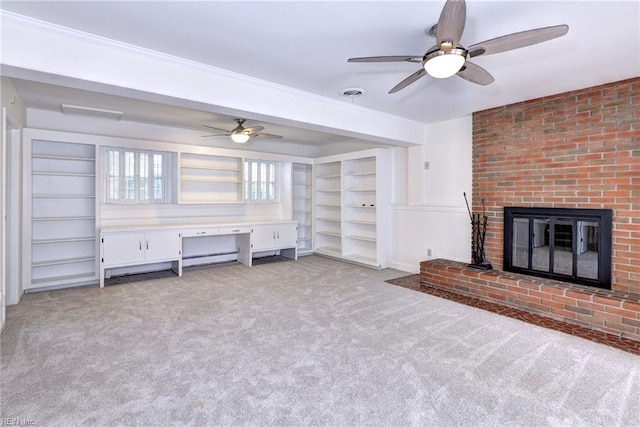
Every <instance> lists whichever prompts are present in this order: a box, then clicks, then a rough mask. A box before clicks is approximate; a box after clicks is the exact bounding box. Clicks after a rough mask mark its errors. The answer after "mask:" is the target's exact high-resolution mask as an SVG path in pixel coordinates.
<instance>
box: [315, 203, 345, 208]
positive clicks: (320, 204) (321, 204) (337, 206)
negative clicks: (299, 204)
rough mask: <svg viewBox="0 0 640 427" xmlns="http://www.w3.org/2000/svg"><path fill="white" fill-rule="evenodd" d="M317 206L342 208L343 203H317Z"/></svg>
mask: <svg viewBox="0 0 640 427" xmlns="http://www.w3.org/2000/svg"><path fill="white" fill-rule="evenodd" d="M316 206H317V207H320V208H340V207H342V205H328V204H326V203H318V204H316Z"/></svg>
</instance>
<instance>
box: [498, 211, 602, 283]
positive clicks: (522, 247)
mask: <svg viewBox="0 0 640 427" xmlns="http://www.w3.org/2000/svg"><path fill="white" fill-rule="evenodd" d="M507 221H508V224H507ZM504 269H505V270H507V271H516V272H522V273H526V274H532V275H538V276H544V277H551V278H556V279H560V280H568V281H572V282H576V283H581V284H587V285H591V286H597V287H604V288H610V286H611V285H610V282H611V278H610V276H611V272H610V269H611V211H608V210H592V209H588V210H587V209H571V210H569V209H547V208H505V264H504Z"/></svg>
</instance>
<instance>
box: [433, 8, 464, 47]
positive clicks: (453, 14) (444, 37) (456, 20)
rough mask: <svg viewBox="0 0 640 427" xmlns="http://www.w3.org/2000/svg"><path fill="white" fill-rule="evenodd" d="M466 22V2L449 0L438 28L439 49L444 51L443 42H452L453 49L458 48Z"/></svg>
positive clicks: (441, 14) (441, 15) (443, 9)
mask: <svg viewBox="0 0 640 427" xmlns="http://www.w3.org/2000/svg"><path fill="white" fill-rule="evenodd" d="M466 20H467V6H466V4H465V2H464V0H447V2H446V3H445V4H444V7H443V8H442V12H441V13H440V19H439V20H438V26H437V28H436V40H437V41H438V47H440V48H441V49H442V43H443V42H451V47H452V48H455V47H458V43H460V37H462V32H463V31H464V23H465V21H466Z"/></svg>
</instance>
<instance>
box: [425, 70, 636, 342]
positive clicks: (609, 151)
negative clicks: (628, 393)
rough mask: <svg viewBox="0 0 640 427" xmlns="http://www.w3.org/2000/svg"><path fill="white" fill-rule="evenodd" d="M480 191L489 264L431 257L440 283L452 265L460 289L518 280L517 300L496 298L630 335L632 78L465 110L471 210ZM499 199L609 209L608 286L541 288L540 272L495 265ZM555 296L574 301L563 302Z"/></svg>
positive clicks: (499, 246)
mask: <svg viewBox="0 0 640 427" xmlns="http://www.w3.org/2000/svg"><path fill="white" fill-rule="evenodd" d="M481 198H484V199H485V200H486V202H485V203H486V213H487V216H488V217H489V222H488V230H487V235H486V241H485V251H486V256H487V260H488V261H489V262H490V263H491V264H492V265H493V267H494V268H495V269H496V270H497V271H494V272H477V271H475V272H468V271H465V269H464V265H459V266H458V265H455V266H454V265H452V264H450V263H448V262H445V261H443V262H442V263H440V264H438V262H436V263H433V264H434V270H433V271H432V273H433V272H439V273H438V274H440V273H442V272H443V270H442V267H443V265H444V266H445V267H446V268H445V270H446V271H447V272H448V273H447V274H444V275H442V274H440V276H442V280H441V281H442V283H445V282H446V281H447V280H449V281H451V274H450V273H451V271H453V270H458V267H460V277H461V278H462V277H466V278H467V279H469V280H467V281H463V282H456V283H458V285H459V286H460V287H462V288H465V289H469V286H467V285H468V283H473V280H471V278H473V279H474V280H476V281H478V284H480V282H482V281H484V280H489V282H491V277H492V276H495V281H494V282H493V283H501V284H502V287H504V288H505V289H506V288H507V286H510V287H513V286H516V285H517V283H520V281H522V285H523V287H522V289H524V292H523V291H522V289H521V291H520V292H519V293H518V295H520V296H523V295H524V296H525V298H524V299H522V298H516V297H515V296H513V295H511V296H508V295H503V296H502V297H501V298H498V299H501V300H502V302H504V303H507V304H508V305H512V306H517V307H520V308H522V309H525V310H527V311H534V309H535V308H536V307H537V308H540V309H541V310H542V311H543V312H545V313H546V314H548V315H550V316H551V317H557V318H562V319H563V320H567V321H571V322H575V323H581V324H585V325H588V326H590V327H593V328H597V329H601V330H605V331H606V332H614V333H616V331H618V332H620V333H624V334H628V335H630V336H635V339H640V304H639V303H638V302H639V299H640V77H639V78H633V79H629V80H623V81H619V82H615V83H610V84H606V85H602V86H597V87H592V88H587V89H582V90H578V91H573V92H568V93H563V94H559V95H554V96H549V97H545V98H540V99H534V100H530V101H525V102H521V103H517V104H512V105H507V106H503V107H498V108H493V109H490V110H485V111H480V112H477V113H474V114H473V201H472V205H473V207H474V210H476V211H479V210H480V209H481ZM505 207H540V208H568V209H584V208H587V209H609V210H611V211H612V213H613V215H612V233H611V290H610V291H608V292H609V293H608V294H607V293H603V291H602V290H598V289H593V290H590V289H589V288H588V287H583V286H580V285H567V286H566V287H564V288H563V284H562V282H557V281H554V280H550V281H549V282H548V283H549V284H551V288H548V289H547V290H546V291H541V290H540V286H543V287H544V286H545V284H544V282H543V281H541V280H542V279H539V278H537V279H536V278H531V279H529V278H527V276H522V277H520V276H519V275H515V276H514V275H513V273H505V272H502V271H501V270H502V268H503V247H504V242H503V226H504V224H503V212H504V208H505ZM427 263H428V262H427ZM423 264H425V263H423ZM425 268H427V270H428V269H429V268H430V267H429V266H425V265H421V279H422V280H423V281H426V282H428V281H431V282H433V281H437V280H439V279H437V278H435V276H433V275H431V276H429V277H427V276H428V275H429V274H430V273H429V271H426V273H425V274H423V271H425ZM438 274H436V276H438ZM446 276H449V277H448V279H445V277H446ZM481 277H482V280H480V278H481ZM498 277H501V278H498ZM489 282H488V283H489ZM532 283H533V285H532ZM472 288H473V286H472ZM533 288H536V289H533ZM494 289H498V290H499V289H501V287H496V288H494ZM549 289H550V290H549ZM528 290H531V291H532V292H528ZM514 292H516V291H514ZM535 292H542V293H545V294H546V293H548V294H549V295H552V294H555V295H556V298H555V299H553V300H552V299H551V297H549V298H544V297H541V296H540V295H535ZM467 293H473V292H471V291H469V292H467ZM567 293H569V294H571V295H572V296H571V298H569V297H568V296H567V295H568V294H567ZM485 294H486V292H485ZM480 296H481V297H482V296H483V295H480ZM485 296H486V295H485ZM609 297H610V299H609V300H607V301H608V302H606V301H604V300H606V299H607V298H609ZM562 298H565V299H567V300H565V301H563V300H562ZM568 299H572V300H571V301H569V300H568ZM579 300H582V301H583V302H582V304H578V303H579ZM574 303H575V304H574ZM603 303H604V305H603ZM609 303H610V304H609ZM608 304H609V305H608ZM565 305H566V306H570V307H575V308H571V309H569V310H568V309H567V307H566V306H565ZM607 307H610V308H609V309H607ZM554 310H555V313H554ZM616 310H617V311H618V313H617V314H616ZM596 312H597V313H600V312H601V313H602V314H598V315H599V316H600V318H601V319H600V320H598V321H594V319H593V317H594V313H596ZM620 312H623V313H620ZM621 315H622V317H620V316H621ZM605 318H608V319H609V320H608V324H607V321H606V319H605ZM623 318H625V319H627V320H625V321H624V322H623V321H622V319H623ZM614 324H618V325H619V326H620V327H615V325H614Z"/></svg>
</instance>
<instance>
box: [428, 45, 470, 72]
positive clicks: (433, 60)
mask: <svg viewBox="0 0 640 427" xmlns="http://www.w3.org/2000/svg"><path fill="white" fill-rule="evenodd" d="M466 59H467V51H466V50H465V49H460V48H456V49H451V50H450V51H448V52H445V51H443V50H436V51H434V52H431V53H428V54H427V55H426V56H425V57H424V63H423V66H424V69H425V71H426V72H427V74H429V75H430V76H431V77H435V78H436V79H446V78H447V77H451V76H453V75H454V74H456V73H457V72H458V71H460V69H462V66H463V65H464V62H465V60H466Z"/></svg>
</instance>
